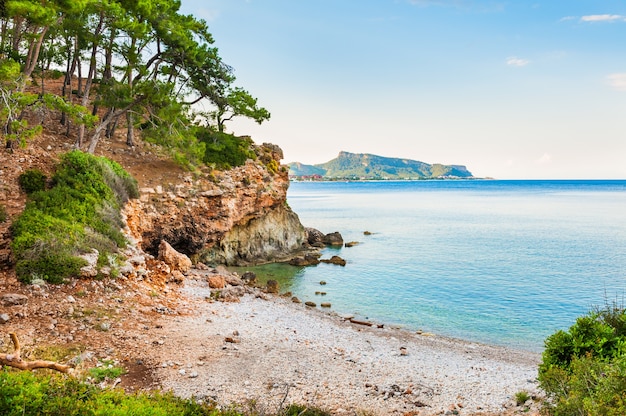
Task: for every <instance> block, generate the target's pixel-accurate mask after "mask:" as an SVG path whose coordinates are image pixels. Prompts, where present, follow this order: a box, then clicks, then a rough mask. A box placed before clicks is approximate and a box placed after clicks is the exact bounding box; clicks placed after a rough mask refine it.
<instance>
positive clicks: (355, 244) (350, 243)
mask: <svg viewBox="0 0 626 416" xmlns="http://www.w3.org/2000/svg"><path fill="white" fill-rule="evenodd" d="M358 245H359V242H358V241H350V242H349V243H346V244H345V246H346V247H348V248H350V247H354V246H358Z"/></svg>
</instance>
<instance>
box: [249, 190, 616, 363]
mask: <svg viewBox="0 0 626 416" xmlns="http://www.w3.org/2000/svg"><path fill="white" fill-rule="evenodd" d="M288 203H289V205H290V206H291V207H292V209H293V210H294V211H295V212H296V213H298V215H299V217H300V219H301V221H302V223H303V224H304V225H305V226H307V227H313V228H317V229H319V230H321V231H322V232H324V233H329V232H333V231H339V232H340V233H341V234H342V235H343V237H344V241H346V242H348V241H358V242H359V244H358V245H356V246H355V247H350V248H345V247H344V248H340V249H331V248H327V249H325V250H324V251H323V258H329V257H330V256H332V255H339V256H341V257H342V258H344V259H346V260H347V262H348V264H347V265H346V266H345V267H341V266H336V265H330V264H320V265H318V266H315V267H307V268H300V267H293V266H288V265H284V264H273V265H266V266H258V267H255V268H253V270H254V271H255V272H256V273H257V274H258V275H259V277H260V279H262V280H267V279H270V278H271V279H276V280H278V281H279V282H280V284H281V290H282V291H291V292H293V294H294V295H295V296H298V297H299V298H300V299H302V300H303V301H307V300H310V301H313V302H316V303H317V304H318V305H319V304H320V303H321V302H330V303H331V304H332V310H334V311H335V312H338V313H351V314H355V315H357V316H359V317H362V318H368V319H371V320H373V321H377V322H383V323H385V324H388V325H397V326H401V327H404V328H406V329H409V330H418V329H420V330H423V331H427V332H432V333H436V334H440V335H445V336H451V337H456V338H462V339H467V340H471V341H477V342H484V343H488V344H495V345H505V346H510V347H514V348H518V349H525V350H531V351H540V350H541V348H542V346H543V340H544V339H545V338H546V337H547V336H548V335H550V334H552V333H553V332H554V331H556V330H558V329H566V328H568V327H569V326H570V325H571V324H572V323H573V322H574V321H575V319H576V317H578V316H580V315H582V314H584V313H586V312H588V311H589V310H590V309H592V308H593V307H597V306H602V305H604V304H605V303H606V302H609V303H611V302H618V303H621V304H623V303H624V302H623V300H624V296H625V293H626V212H625V211H624V209H623V207H625V206H626V181H414V182H409V181H402V182H385V181H382V182H311V183H309V182H306V183H300V182H294V183H292V184H291V187H290V190H289V193H288ZM364 231H370V232H371V233H372V234H371V235H364ZM320 281H325V282H326V283H327V284H326V285H323V286H322V285H320ZM316 292H325V293H326V294H325V295H322V294H316Z"/></svg>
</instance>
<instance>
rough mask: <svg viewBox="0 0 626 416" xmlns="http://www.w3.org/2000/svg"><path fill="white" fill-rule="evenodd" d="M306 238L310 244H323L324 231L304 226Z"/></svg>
mask: <svg viewBox="0 0 626 416" xmlns="http://www.w3.org/2000/svg"><path fill="white" fill-rule="evenodd" d="M305 232H306V240H307V242H308V243H309V244H310V245H312V246H318V245H324V233H323V232H321V231H319V230H316V229H315V228H305Z"/></svg>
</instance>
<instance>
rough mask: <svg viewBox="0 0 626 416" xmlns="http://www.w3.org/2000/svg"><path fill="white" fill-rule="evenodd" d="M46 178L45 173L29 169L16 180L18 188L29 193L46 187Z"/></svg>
mask: <svg viewBox="0 0 626 416" xmlns="http://www.w3.org/2000/svg"><path fill="white" fill-rule="evenodd" d="M47 179H48V178H47V177H46V175H44V174H43V172H42V171H40V170H39V169H29V170H27V171H26V172H24V173H22V174H21V175H20V176H18V178H17V181H18V183H19V185H20V188H22V190H23V191H24V192H26V193H27V194H29V195H30V194H32V193H34V192H37V191H43V190H44V189H45V187H46V180H47Z"/></svg>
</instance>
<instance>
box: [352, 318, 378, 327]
mask: <svg viewBox="0 0 626 416" xmlns="http://www.w3.org/2000/svg"><path fill="white" fill-rule="evenodd" d="M349 321H350V322H352V323H353V324H357V325H365V326H371V327H375V328H383V327H384V326H385V324H375V323H374V322H370V321H360V320H358V319H354V318H350V319H349Z"/></svg>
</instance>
